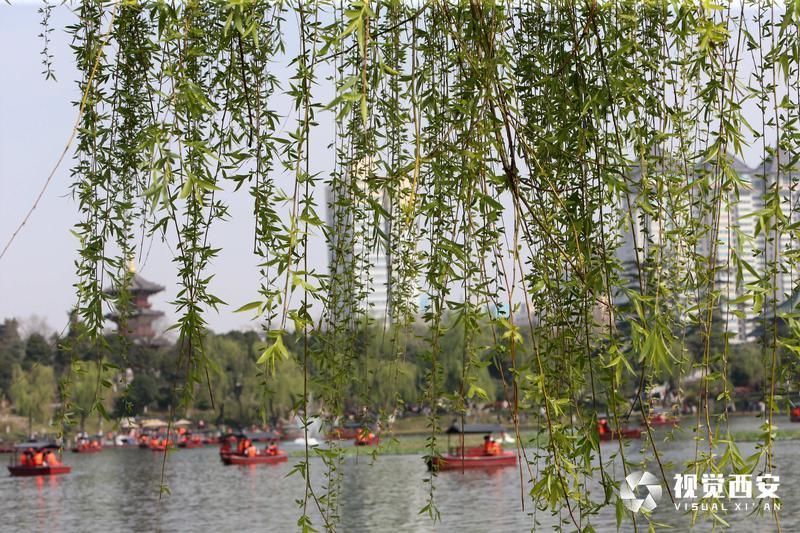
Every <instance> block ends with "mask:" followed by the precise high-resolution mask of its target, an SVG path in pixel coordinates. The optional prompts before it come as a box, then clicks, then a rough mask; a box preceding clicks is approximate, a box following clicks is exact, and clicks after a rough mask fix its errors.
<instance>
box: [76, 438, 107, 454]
mask: <svg viewBox="0 0 800 533" xmlns="http://www.w3.org/2000/svg"><path fill="white" fill-rule="evenodd" d="M102 451H103V445H102V444H101V443H100V441H99V440H89V439H85V438H81V439H78V442H76V443H75V446H73V447H72V453H97V452H102Z"/></svg>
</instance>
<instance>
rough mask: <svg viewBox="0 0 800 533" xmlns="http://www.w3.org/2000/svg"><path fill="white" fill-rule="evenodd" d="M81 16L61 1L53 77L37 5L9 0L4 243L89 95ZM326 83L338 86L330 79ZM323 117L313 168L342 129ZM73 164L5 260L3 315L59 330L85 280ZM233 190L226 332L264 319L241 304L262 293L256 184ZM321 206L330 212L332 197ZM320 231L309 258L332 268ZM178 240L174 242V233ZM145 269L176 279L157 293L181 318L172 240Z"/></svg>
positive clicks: (0, 170) (322, 163) (216, 232)
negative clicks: (79, 48) (78, 34)
mask: <svg viewBox="0 0 800 533" xmlns="http://www.w3.org/2000/svg"><path fill="white" fill-rule="evenodd" d="M73 20H74V19H73V16H72V15H71V14H70V13H69V11H68V10H67V9H66V8H64V7H58V8H55V9H54V10H53V16H52V26H53V27H54V28H55V31H53V32H52V34H51V35H52V40H53V44H52V50H53V54H54V55H55V59H54V63H55V73H56V76H57V78H58V81H57V82H53V81H52V80H50V81H45V80H44V76H43V75H42V74H41V71H42V65H41V55H40V50H41V48H42V41H41V39H40V38H39V37H38V34H39V33H40V30H41V28H40V26H39V23H40V15H39V14H37V13H36V7H35V6H34V5H31V4H25V5H20V4H16V5H13V6H9V5H7V4H5V3H0V72H2V73H3V78H2V80H0V246H4V245H5V242H6V241H7V239H8V237H9V236H10V235H11V233H12V232H13V231H14V228H15V227H16V226H17V225H18V224H19V222H20V221H21V220H22V218H23V217H24V216H25V213H26V211H27V210H28V209H29V208H30V207H31V205H32V204H33V201H34V200H35V198H36V195H37V194H38V192H39V190H40V188H41V187H42V185H43V184H44V182H45V180H46V178H47V176H48V174H49V173H50V171H51V169H52V168H53V166H54V164H55V162H56V160H57V159H58V156H59V155H60V153H61V151H62V150H63V149H64V146H65V145H66V142H67V139H68V137H69V134H70V132H71V128H72V125H73V124H74V122H75V117H76V109H75V107H73V105H72V102H73V101H75V100H77V99H79V96H80V95H79V94H77V88H76V87H77V86H76V84H75V79H76V78H77V72H76V70H75V68H74V65H73V59H72V52H71V50H70V49H69V46H68V45H69V36H68V35H67V34H66V33H65V31H64V30H63V28H64V27H65V25H67V24H70V23H72V22H73ZM286 22H287V23H286V26H287V31H288V32H289V35H291V32H292V31H293V30H292V28H293V23H294V20H293V19H292V18H289V19H287V21H286ZM289 40H291V39H289ZM290 48H291V44H290ZM288 52H289V53H291V50H289V51H288ZM281 68H284V67H279V68H278V70H277V71H276V72H277V75H278V77H279V78H282V79H285V78H287V77H288V76H289V75H290V74H292V73H290V72H289V71H288V70H285V68H284V71H283V72H281ZM322 91H325V92H329V91H327V89H325V88H323V89H322ZM325 92H320V98H322V99H325V98H327V95H326V94H325ZM281 99H283V100H284V101H283V102H282V101H281ZM273 105H274V106H275V107H276V108H278V109H283V110H287V109H291V107H290V106H289V102H288V100H286V97H281V98H279V99H278V100H277V101H275V103H274V104H273ZM319 119H320V120H319V122H320V123H321V126H320V128H319V129H318V131H319V132H320V133H319V135H318V138H312V153H313V154H314V167H315V168H312V170H321V169H324V168H325V167H326V165H327V166H329V165H330V160H331V157H330V151H329V150H327V148H326V146H327V144H328V143H329V142H330V141H331V139H332V135H333V132H332V129H331V127H330V125H331V122H330V119H329V118H327V117H322V116H320V117H319ZM283 127H284V128H286V129H288V128H292V127H293V123H292V121H291V120H288V121H286V122H285V123H284V126H283ZM323 135H324V136H325V137H326V138H325V139H323V138H322V136H323ZM71 166H72V160H71V158H67V159H65V161H64V163H63V164H62V165H61V167H60V168H59V170H58V172H57V174H56V175H55V178H54V180H53V182H52V183H51V185H50V187H49V188H48V190H47V192H46V194H45V196H44V198H43V199H42V201H41V203H40V204H39V207H38V208H37V210H36V211H35V212H34V214H33V216H32V217H31V219H30V222H29V223H28V225H27V226H25V228H24V229H23V231H22V233H21V234H20V235H19V236H18V237H17V240H16V241H15V242H14V244H13V245H12V247H11V248H10V249H9V251H8V253H7V254H6V256H5V257H4V258H3V259H2V260H1V261H0V320H2V319H3V318H7V317H12V316H14V317H19V318H23V319H24V318H26V317H29V316H31V315H39V316H42V317H44V318H46V320H47V322H48V323H49V325H50V326H51V327H52V328H53V329H56V330H61V329H62V328H64V326H65V325H66V323H67V312H68V310H69V309H70V308H71V307H72V306H73V305H74V303H75V299H76V298H75V289H74V287H73V286H72V285H73V283H74V282H75V280H76V276H75V274H74V272H75V267H74V261H75V259H76V256H77V254H76V248H77V240H76V239H75V238H74V237H73V236H72V235H71V234H70V232H69V230H70V228H71V227H72V225H73V224H74V223H75V222H76V221H77V204H76V202H75V201H73V199H72V197H71V196H70V190H69V185H70V182H71V179H70V176H69V171H70V167H71ZM282 181H283V185H284V186H286V187H288V185H289V184H290V180H289V179H288V177H285V178H284V179H283V180H282ZM223 197H224V199H226V200H227V201H228V202H229V203H230V205H231V212H232V214H233V216H232V217H231V220H229V221H225V222H220V221H217V223H216V228H215V229H213V230H212V233H211V241H212V244H213V245H215V246H218V247H221V248H222V249H223V250H222V252H221V253H220V255H219V257H218V259H217V260H215V261H214V264H213V265H212V266H211V269H210V272H211V273H214V274H216V276H215V278H214V280H213V282H212V292H213V293H214V294H215V295H217V296H219V297H220V298H222V299H223V300H225V301H226V302H228V303H229V304H230V305H229V307H228V308H221V309H220V312H219V313H218V314H217V313H214V312H213V311H211V312H209V313H208V315H207V320H208V323H209V325H210V327H211V328H212V329H214V330H216V331H227V330H230V329H234V328H242V327H257V326H258V324H256V323H254V322H252V321H251V320H250V319H249V317H248V316H246V315H244V314H239V313H233V312H232V310H233V309H236V308H237V307H239V306H241V305H242V304H244V303H247V302H250V301H253V300H256V299H257V289H258V286H259V276H258V270H257V267H256V265H257V263H258V261H257V259H256V258H255V257H254V256H253V255H252V253H251V250H252V237H253V229H252V214H251V210H252V205H251V202H250V199H249V196H248V195H247V193H246V191H241V193H240V194H238V195H235V196H234V195H230V194H228V195H223ZM317 200H318V204H322V203H323V201H324V196H323V195H322V192H321V191H319V192H318V194H317ZM319 215H320V216H321V217H324V216H325V213H324V207H322V206H321V207H320V211H319ZM317 240H318V242H316V243H314V246H313V247H312V253H311V254H310V255H309V264H310V266H311V267H313V268H316V269H318V270H319V269H322V270H323V271H324V269H326V268H327V251H326V248H325V245H324V242H323V241H322V240H321V238H319V239H317ZM170 244H171V245H172V248H173V249H174V242H172V243H170ZM145 248H148V246H147V244H146V245H145ZM138 268H139V272H140V273H141V274H142V275H143V276H144V277H145V278H147V279H149V280H151V281H154V282H157V283H160V284H161V285H164V286H166V290H165V291H164V292H162V293H161V294H158V295H156V296H155V297H153V298H152V301H153V303H154V307H155V308H157V309H161V310H163V311H165V312H166V314H167V318H168V319H169V320H170V321H172V320H174V318H175V315H174V313H173V312H172V310H171V306H170V305H169V304H168V302H169V301H170V300H172V299H173V298H174V297H175V294H176V293H177V285H176V276H175V265H174V264H173V263H172V255H171V252H170V250H169V247H167V246H164V245H163V244H162V243H160V242H158V241H157V242H155V243H154V244H153V246H152V248H151V252H150V254H149V257H148V259H147V261H146V262H145V263H144V264H140V265H139V266H138ZM165 325H168V324H165Z"/></svg>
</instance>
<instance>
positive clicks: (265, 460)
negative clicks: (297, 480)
mask: <svg viewBox="0 0 800 533" xmlns="http://www.w3.org/2000/svg"><path fill="white" fill-rule="evenodd" d="M221 457H222V462H223V463H225V464H226V465H264V464H276V463H282V462H284V461H287V460H288V459H289V456H288V455H286V452H284V451H278V453H276V454H274V455H269V454H265V453H259V454H257V455H253V456H247V455H239V454H237V453H226V454H223V455H222V456H221Z"/></svg>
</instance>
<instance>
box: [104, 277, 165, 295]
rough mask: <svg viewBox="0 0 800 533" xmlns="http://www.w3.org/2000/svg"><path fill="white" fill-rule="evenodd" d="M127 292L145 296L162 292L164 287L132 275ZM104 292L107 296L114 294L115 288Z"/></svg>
mask: <svg viewBox="0 0 800 533" xmlns="http://www.w3.org/2000/svg"><path fill="white" fill-rule="evenodd" d="M129 290H130V292H131V293H136V292H144V293H147V294H155V293H157V292H161V291H163V290H164V287H163V286H162V285H159V284H158V283H153V282H152V281H149V280H146V279H144V278H143V277H142V276H140V275H139V274H134V275H133V278H132V279H131V285H130V288H129ZM106 292H107V293H109V294H116V293H117V287H111V288H109V289H106Z"/></svg>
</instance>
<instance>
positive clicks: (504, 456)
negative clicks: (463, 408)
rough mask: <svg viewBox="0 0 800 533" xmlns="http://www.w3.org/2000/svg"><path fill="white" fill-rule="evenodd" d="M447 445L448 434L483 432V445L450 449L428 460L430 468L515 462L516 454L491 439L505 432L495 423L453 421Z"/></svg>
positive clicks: (508, 464) (463, 467)
mask: <svg viewBox="0 0 800 533" xmlns="http://www.w3.org/2000/svg"><path fill="white" fill-rule="evenodd" d="M446 433H447V447H448V449H450V435H453V434H459V435H467V434H483V435H484V437H483V439H484V444H483V446H475V447H472V448H466V449H461V448H460V447H459V448H457V449H456V450H451V451H450V452H449V453H447V454H445V455H443V456H437V457H433V458H431V459H429V460H428V468H429V469H430V470H436V471H438V470H461V469H465V468H498V467H503V466H514V465H516V464H517V454H516V452H513V451H503V450H502V448H501V446H500V443H499V442H495V441H494V440H493V439H492V434H494V433H505V428H503V427H502V426H500V425H497V424H464V425H463V426H462V425H461V424H459V423H454V424H453V425H452V426H450V428H448V430H447V432H446Z"/></svg>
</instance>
